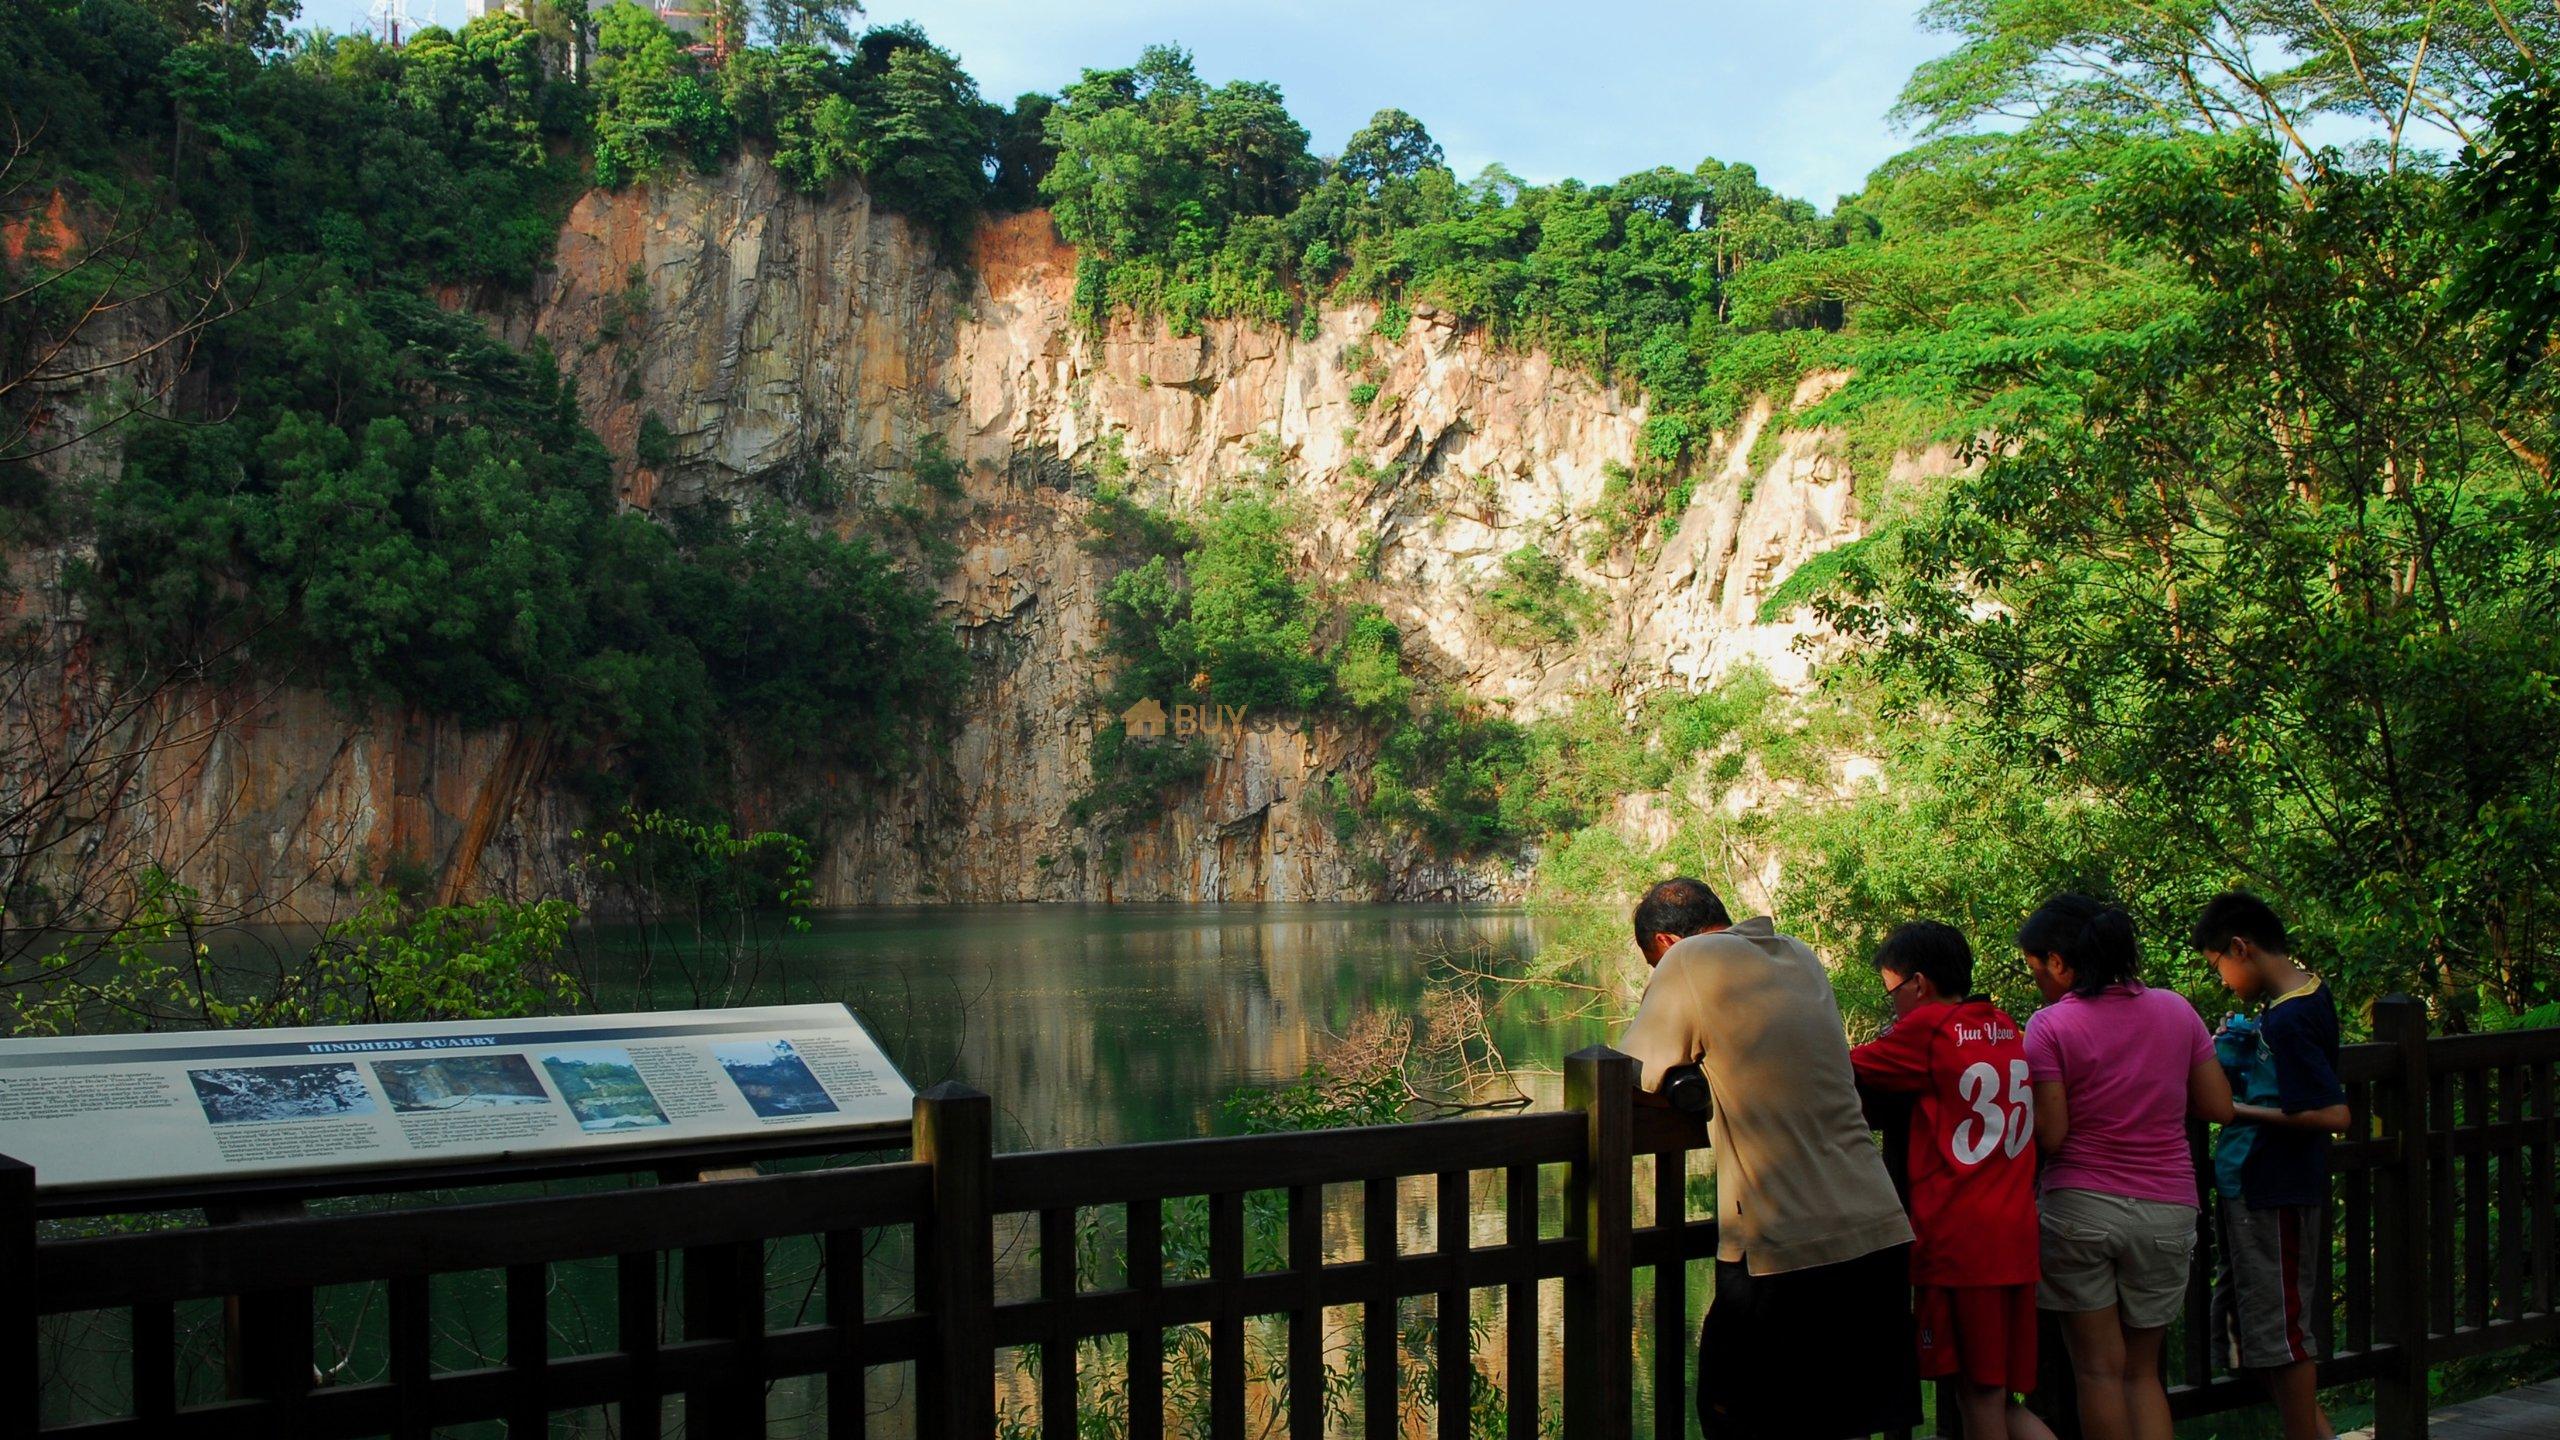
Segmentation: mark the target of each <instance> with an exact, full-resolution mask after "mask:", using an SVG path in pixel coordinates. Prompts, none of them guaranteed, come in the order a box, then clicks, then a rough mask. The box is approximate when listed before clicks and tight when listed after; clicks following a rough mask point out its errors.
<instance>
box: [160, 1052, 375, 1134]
mask: <svg viewBox="0 0 2560 1440" xmlns="http://www.w3.org/2000/svg"><path fill="white" fill-rule="evenodd" d="M187 1079H189V1080H190V1081H192V1082H194V1084H195V1087H196V1103H197V1104H199V1105H202V1106H203V1107H204V1118H206V1119H207V1120H210V1121H212V1122H213V1123H214V1124H216V1125H248V1124H255V1123H258V1122H260V1121H267V1120H314V1119H321V1118H324V1117H328V1116H335V1115H370V1114H372V1113H373V1112H374V1104H373V1092H371V1091H369V1090H367V1089H365V1088H364V1079H363V1077H362V1076H359V1075H358V1074H356V1067H354V1066H353V1065H259V1066H251V1067H247V1068H244V1069H238V1070H190V1071H188V1072H187Z"/></svg>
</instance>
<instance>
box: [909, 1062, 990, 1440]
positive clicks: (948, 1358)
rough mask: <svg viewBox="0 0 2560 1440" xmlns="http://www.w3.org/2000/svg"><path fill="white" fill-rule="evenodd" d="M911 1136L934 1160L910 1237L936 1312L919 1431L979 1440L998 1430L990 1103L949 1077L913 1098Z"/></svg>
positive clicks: (920, 1152) (927, 1159) (923, 1372)
mask: <svg viewBox="0 0 2560 1440" xmlns="http://www.w3.org/2000/svg"><path fill="white" fill-rule="evenodd" d="M915 1135H916V1140H915V1144H916V1158H917V1159H918V1160H921V1161H923V1162H924V1163H926V1164H928V1165H931V1166H932V1167H933V1205H932V1208H931V1210H930V1211H929V1212H928V1214H927V1216H926V1219H925V1223H924V1224H923V1225H922V1226H919V1227H918V1229H919V1230H920V1231H921V1232H922V1233H920V1234H919V1235H917V1237H916V1269H917V1275H916V1279H917V1281H918V1282H919V1286H920V1288H921V1289H923V1291H924V1292H925V1294H924V1299H925V1303H926V1305H927V1306H928V1307H930V1314H931V1318H932V1320H933V1342H932V1348H931V1350H930V1351H928V1352H927V1354H926V1356H925V1361H924V1364H923V1365H922V1366H920V1367H919V1370H920V1375H919V1378H920V1380H921V1381H922V1391H923V1394H922V1401H923V1404H922V1406H921V1409H922V1412H923V1413H922V1415H921V1417H920V1419H921V1422H922V1423H921V1424H920V1425H919V1427H918V1431H917V1433H918V1434H920V1435H925V1436H934V1437H942V1440H981V1437H984V1436H989V1435H993V1434H994V1433H995V1430H996V1346H995V1303H996V1290H995V1216H994V1212H993V1211H992V1210H991V1209H990V1208H989V1205H988V1202H989V1200H990V1199H991V1198H992V1195H991V1191H990V1188H989V1180H990V1178H991V1176H992V1172H993V1169H994V1148H995V1129H994V1114H993V1106H992V1104H991V1102H989V1100H988V1099H987V1097H986V1096H984V1095H982V1094H980V1093H978V1092H977V1091H975V1090H972V1089H970V1088H969V1087H968V1086H966V1085H961V1084H958V1083H956V1082H953V1081H949V1080H946V1081H944V1082H942V1083H941V1084H939V1085H936V1086H934V1087H933V1088H932V1089H930V1090H927V1091H925V1092H924V1093H923V1094H921V1095H918V1096H917V1097H916V1128H915Z"/></svg>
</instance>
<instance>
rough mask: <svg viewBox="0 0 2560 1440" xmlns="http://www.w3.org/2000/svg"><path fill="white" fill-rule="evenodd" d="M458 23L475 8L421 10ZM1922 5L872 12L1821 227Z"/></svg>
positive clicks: (1204, 2)
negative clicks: (1189, 66)
mask: <svg viewBox="0 0 2560 1440" xmlns="http://www.w3.org/2000/svg"><path fill="white" fill-rule="evenodd" d="M409 4H410V6H411V9H412V10H413V12H414V13H417V14H420V15H422V16H426V17H429V18H433V19H438V20H441V21H443V22H444V23H447V24H456V23H459V22H460V20H461V18H462V0H409ZM365 8H366V0H304V3H303V21H304V23H306V24H312V25H326V26H328V27H329V28H331V29H339V30H348V29H356V28H359V27H361V26H362V24H363V22H364V15H365ZM1917 8H1918V7H1917V5H1916V3H1914V0H1798V3H1793V4H1768V3H1764V0H1696V3H1690V4H1685V5H1682V4H1643V3H1635V0H1545V3H1517V0H1476V3H1471V4H1458V3H1450V0H1429V3H1419V4H1416V3H1410V0H1408V3H1394V0H1260V3H1234V0H1189V3H1182V0H1078V3H1072V4H1066V5H1060V4H1057V3H1055V0H1044V3H1033V0H967V3H961V0H951V3H943V0H872V4H871V10H870V18H871V21H872V23H875V24H887V23H891V22H895V21H899V20H914V21H916V22H917V23H919V24H921V25H923V26H924V28H925V30H926V32H927V33H928V34H930V35H932V36H933V38H934V39H935V40H936V41H938V42H940V43H941V44H942V45H944V46H945V47H947V48H949V49H950V50H952V51H953V52H955V53H957V54H958V55H959V56H960V58H961V60H962V62H963V63H965V64H966V65H967V66H968V69H969V71H970V73H971V74H973V75H975V76H976V77H977V79H978V84H979V86H980V87H981V88H982V89H983V90H984V91H985V92H986V94H987V95H988V97H989V98H991V99H997V100H1010V99H1012V97H1013V96H1014V95H1016V94H1018V93H1020V92H1022V91H1024V90H1055V89H1057V88H1058V87H1059V86H1060V85H1062V84H1064V83H1066V82H1067V81H1069V80H1072V79H1074V78H1075V76H1076V73H1077V71H1079V70H1080V69H1083V68H1084V67H1087V66H1093V67H1109V66H1115V65H1125V64H1128V63H1129V62H1131V61H1132V60H1135V59H1136V58H1137V55H1138V51H1139V50H1140V49H1141V48H1143V47H1144V46H1146V45H1149V44H1151V43H1155V42H1158V41H1171V42H1173V43H1176V44H1180V45H1183V46H1185V47H1187V48H1189V49H1190V50H1191V51H1192V53H1193V55H1194V56H1196V57H1197V61H1198V65H1199V68H1200V72H1201V74H1202V75H1204V76H1206V77H1207V78H1208V79H1210V80H1211V81H1213V82H1216V81H1224V80H1231V79H1246V80H1270V81H1274V82H1277V83H1278V84H1279V86H1280V87H1281V89H1282V90H1284V91H1285V92H1286V93H1287V95H1288V97H1289V108H1290V109H1291V111H1292V112H1294V113H1295V114H1296V115H1297V117H1298V118H1299V120H1301V121H1302V122H1304V123H1305V124H1306V126H1307V128H1308V129H1309V130H1310V131H1312V132H1313V133H1314V136H1315V144H1316V148H1318V149H1320V150H1326V151H1331V150H1335V149H1338V148H1340V146H1341V144H1342V142H1343V140H1344V139H1345V138H1347V137H1348V136H1349V135H1350V134H1351V132H1352V131H1353V130H1355V129H1357V128H1359V126H1360V124H1361V122H1362V121H1364V120H1366V119H1367V118H1368V117H1369V115H1370V113H1371V112H1373V111H1375V110H1378V109H1380V108H1382V107H1385V106H1390V105H1393V106H1399V107H1401V108H1403V109H1405V110H1409V111H1411V112H1413V113H1414V114H1415V115H1417V116H1419V117H1420V118H1421V119H1422V122H1423V123H1424V124H1425V125H1428V126H1429V127H1430V128H1431V133H1432V134H1433V135H1434V136H1436V137H1438V139H1439V141H1440V143H1441V144H1442V145H1443V146H1444V147H1446V148H1447V150H1448V152H1449V160H1450V163H1451V164H1452V165H1454V166H1456V167H1457V169H1458V172H1459V173H1460V174H1461V175H1471V174H1473V173H1474V172H1475V171H1476V170H1478V169H1479V168H1481V167H1482V166H1484V165H1485V164H1487V163H1488V162H1491V161H1494V160H1500V161H1501V162H1503V163H1504V164H1506V165H1509V166H1510V167H1511V168H1512V169H1513V170H1515V171H1517V172H1519V173H1520V174H1521V175H1523V176H1526V177H1527V178H1529V179H1532V180H1554V179H1559V178H1561V177H1564V176H1567V175H1573V176H1579V177H1581V178H1582V179H1585V180H1614V179H1616V178H1617V177H1619V176H1621V175H1624V174H1627V173H1628V172H1630V171H1635V170H1641V169H1644V168H1646V167H1647V166H1651V165H1656V164H1672V165H1677V166H1680V167H1682V168H1686V167H1688V166H1690V165H1694V164H1696V163H1697V162H1698V160H1700V159H1701V158H1703V157H1705V156H1709V155H1713V156H1715V157H1717V158H1719V159H1723V160H1741V161H1748V162H1749V163H1751V164H1753V165H1756V166H1758V167H1759V170H1760V176H1761V178H1762V179H1763V180H1764V181H1766V182H1768V183H1769V184H1771V185H1773V186H1775V187H1776V188H1777V189H1779V190H1781V191H1784V192H1786V193H1789V194H1794V195H1801V196H1803V197H1804V198H1806V199H1809V200H1812V201H1814V202H1815V203H1816V204H1818V205H1821V206H1822V207H1824V208H1825V209H1828V208H1829V207H1830V205H1831V202H1832V200H1833V199H1834V198H1835V197H1836V196H1838V195H1840V194H1842V193H1844V192H1848V191H1853V190H1855V189H1857V188H1858V186H1859V184H1860V182H1861V181H1863V180H1864V178H1865V176H1866V173H1867V171H1868V170H1870V169H1872V168H1873V167H1874V166H1875V164H1876V163H1877V162H1878V161H1880V160H1883V159H1884V158H1885V157H1886V156H1888V155H1891V154H1893V153H1894V152H1895V151H1897V150H1899V149H1901V148H1902V147H1903V144H1904V141H1903V139H1902V137H1899V136H1897V135H1895V134H1894V133H1893V131H1892V130H1891V129H1890V128H1889V127H1888V126H1887V125H1886V123H1885V118H1884V116H1885V111H1886V110H1887V109H1888V108H1889V107H1890V106H1891V105H1892V104H1893V97H1894V95H1895V93H1896V92H1897V91H1898V90H1900V88H1901V86H1902V81H1903V77H1904V76H1906V75H1908V74H1909V73H1910V71H1911V67H1912V66H1913V65H1915V64H1917V63H1919V62H1920V61H1921V60H1923V59H1926V58H1928V57H1929V56H1931V55H1934V54H1937V53H1939V52H1940V51H1942V50H1943V49H1945V48H1946V45H1947V41H1946V39H1945V37H1942V36H1936V35H1930V34H1926V33H1924V32H1922V31H1921V30H1920V29H1918V27H1917V26H1915V25H1914V24H1913V23H1912V16H1913V14H1914V13H1915V11H1916V10H1917Z"/></svg>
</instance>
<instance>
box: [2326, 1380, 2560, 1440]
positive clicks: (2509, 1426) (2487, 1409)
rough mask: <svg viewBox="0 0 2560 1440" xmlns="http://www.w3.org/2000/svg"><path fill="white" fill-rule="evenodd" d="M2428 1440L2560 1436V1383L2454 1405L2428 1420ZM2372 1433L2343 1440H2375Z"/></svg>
mask: <svg viewBox="0 0 2560 1440" xmlns="http://www.w3.org/2000/svg"><path fill="white" fill-rule="evenodd" d="M2427 1436H2428V1440H2552V1437H2554V1436H2560V1380H2545V1381H2543V1382H2542V1383H2541V1384H2539V1385H2527V1386H2525V1387H2524V1388H2523V1389H2521V1390H2510V1391H2508V1392H2507V1393H2506V1394H2504V1395H2492V1396H2490V1397H2489V1398H2488V1399H2486V1400H2474V1401H2471V1402H2470V1403H2469V1404H2466V1405H2455V1406H2451V1407H2449V1408H2446V1409H2443V1410H2439V1411H2437V1412H2435V1413H2434V1414H2433V1415H2430V1416H2428V1417H2427ZM2372 1437H2373V1432H2372V1431H2370V1430H2354V1431H2349V1432H2348V1433H2347V1434H2346V1435H2344V1436H2342V1437H2340V1440H2372Z"/></svg>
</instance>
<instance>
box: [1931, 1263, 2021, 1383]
mask: <svg viewBox="0 0 2560 1440" xmlns="http://www.w3.org/2000/svg"><path fill="white" fill-rule="evenodd" d="M1912 1300H1913V1306H1912V1313H1913V1318H1914V1319H1915V1320H1917V1321H1918V1322H1919V1323H1918V1325H1917V1327H1916V1328H1917V1329H1918V1331H1919V1334H1920V1374H1921V1377H1922V1378H1923V1379H1928V1380H1942V1379H1945V1378H1946V1377H1948V1376H1950V1375H1959V1376H1962V1377H1963V1378H1964V1379H1965V1381H1966V1382H1967V1383H1968V1384H1973V1385H1983V1386H1991V1387H1995V1388H1998V1389H2001V1390H2006V1391H2009V1392H2010V1393H2012V1394H2017V1395H2025V1394H2030V1393H2033V1391H2034V1390H2035V1388H2036V1323H2037V1322H2036V1287H2035V1286H2033V1285H1922V1286H1919V1287H1917V1289H1916V1291H1915V1292H1914V1294H1913V1296H1912Z"/></svg>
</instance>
